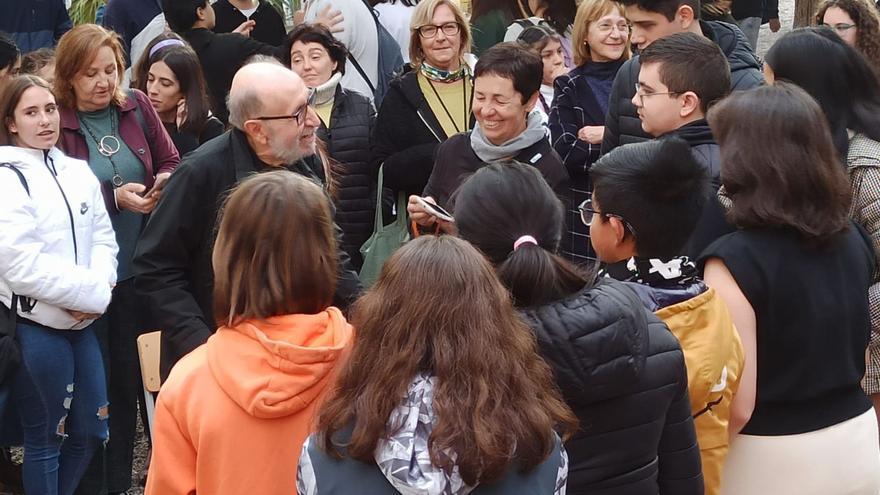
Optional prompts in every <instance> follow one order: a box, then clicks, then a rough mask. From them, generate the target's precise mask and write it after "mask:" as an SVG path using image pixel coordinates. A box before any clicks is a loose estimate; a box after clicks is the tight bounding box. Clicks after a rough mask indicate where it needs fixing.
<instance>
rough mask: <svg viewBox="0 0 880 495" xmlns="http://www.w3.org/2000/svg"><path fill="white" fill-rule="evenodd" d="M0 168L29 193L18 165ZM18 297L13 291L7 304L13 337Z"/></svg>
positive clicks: (5, 165)
mask: <svg viewBox="0 0 880 495" xmlns="http://www.w3.org/2000/svg"><path fill="white" fill-rule="evenodd" d="M0 168H8V169H9V170H12V171H13V172H15V175H17V176H18V181H19V182H21V187H23V188H24V190H25V191H26V192H27V194H28V196H30V195H31V188H30V187H29V186H28V183H27V179H25V178H24V174H22V173H21V170H19V169H18V167H16V166H14V165H12V164H11V163H0ZM19 298H20V296H19V295H18V294H16V293H15V292H13V293H12V300H11V301H10V303H9V305H10V306H11V307H10V308H9V323H10V325H9V328H10V329H11V330H10V331H9V336H10V337H15V323H16V320H17V319H18V300H19Z"/></svg>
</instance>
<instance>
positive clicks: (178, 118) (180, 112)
mask: <svg viewBox="0 0 880 495" xmlns="http://www.w3.org/2000/svg"><path fill="white" fill-rule="evenodd" d="M184 122H186V98H181V99H180V101H178V102H177V114H176V115H175V120H174V123H175V124H177V129H178V130H179V129H180V128H181V127H182V126H183V123H184Z"/></svg>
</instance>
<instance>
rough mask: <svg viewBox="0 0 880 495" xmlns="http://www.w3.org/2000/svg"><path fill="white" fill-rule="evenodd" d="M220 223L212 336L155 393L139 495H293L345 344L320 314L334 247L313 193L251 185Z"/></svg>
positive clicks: (283, 180)
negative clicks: (146, 470) (144, 480)
mask: <svg viewBox="0 0 880 495" xmlns="http://www.w3.org/2000/svg"><path fill="white" fill-rule="evenodd" d="M221 218H222V220H221V221H220V231H219V233H218V235H217V242H216V244H215V246H214V255H213V264H214V306H215V307H214V314H215V315H217V318H218V320H219V321H218V322H217V323H218V325H219V326H220V328H219V330H217V333H215V334H214V335H212V336H211V338H209V339H208V342H207V343H205V344H204V345H202V346H201V347H199V348H197V349H196V350H194V351H193V352H191V353H190V354H188V355H187V356H186V357H184V358H183V359H181V360H180V361H179V362H178V363H177V365H176V366H175V367H174V369H173V370H172V371H171V375H170V376H169V377H168V380H167V381H166V382H165V383H164V384H163V386H162V391H161V392H160V393H159V399H158V402H157V404H156V415H155V424H154V431H153V455H152V459H151V464H150V476H149V478H148V482H147V491H146V493H147V494H152V495H178V494H195V493H196V492H198V493H204V494H211V495H224V494H230V495H232V494H235V495H240V494H243V493H253V494H260V495H273V494H279V495H282V494H283V495H290V494H291V493H295V491H296V465H297V461H298V460H299V453H300V449H301V447H302V444H303V442H304V441H305V439H306V437H307V436H308V434H309V432H310V429H311V426H312V419H313V415H314V413H315V408H316V407H317V406H318V405H319V404H320V403H321V402H322V400H323V398H324V395H325V392H327V391H328V389H329V388H330V385H331V384H332V383H333V379H334V375H335V370H336V368H337V367H338V365H339V364H340V363H341V362H342V361H343V359H344V358H345V357H346V356H347V354H348V350H349V348H350V347H351V344H352V339H353V335H354V331H353V329H352V327H351V326H350V325H349V324H348V323H347V322H346V321H345V318H344V317H343V316H342V313H341V312H340V311H339V310H338V309H337V308H335V307H331V306H330V303H331V301H332V299H333V293H334V290H335V286H336V276H337V266H336V257H335V255H334V253H336V246H335V238H334V235H333V220H332V217H331V212H330V206H329V202H328V200H327V198H326V196H325V195H324V193H323V192H322V191H321V188H320V187H319V186H318V185H316V184H314V183H312V182H311V181H309V180H308V179H306V178H304V177H302V176H300V175H298V174H295V173H291V172H287V171H279V172H267V173H262V174H259V175H257V176H255V177H253V178H251V179H248V180H245V181H244V182H242V183H241V185H240V186H239V187H237V188H236V189H235V190H234V191H233V192H232V194H231V195H230V197H229V199H228V201H227V203H226V207H225V208H224V211H223V212H222V213H221Z"/></svg>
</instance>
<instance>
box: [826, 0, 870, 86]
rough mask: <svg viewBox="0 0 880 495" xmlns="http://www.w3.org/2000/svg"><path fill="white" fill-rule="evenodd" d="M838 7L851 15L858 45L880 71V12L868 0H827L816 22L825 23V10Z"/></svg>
mask: <svg viewBox="0 0 880 495" xmlns="http://www.w3.org/2000/svg"><path fill="white" fill-rule="evenodd" d="M830 7H837V8H839V9H841V10H843V11H844V12H846V13H847V15H849V16H850V17H851V18H852V20H853V23H854V24H855V25H856V29H857V30H858V31H857V33H858V34H857V36H856V47H857V48H858V49H859V51H860V52H862V54H863V55H864V56H865V58H867V59H868V61H869V62H871V66H872V67H873V68H874V71H875V72H877V73H880V13H878V12H877V8H876V7H875V6H874V4H873V3H869V2H868V1H867V0H825V1H824V2H822V3H821V4H819V9H818V10H817V11H816V24H819V25H821V24H823V22H822V21H823V19H824V18H825V11H827V10H828V9H829V8H830Z"/></svg>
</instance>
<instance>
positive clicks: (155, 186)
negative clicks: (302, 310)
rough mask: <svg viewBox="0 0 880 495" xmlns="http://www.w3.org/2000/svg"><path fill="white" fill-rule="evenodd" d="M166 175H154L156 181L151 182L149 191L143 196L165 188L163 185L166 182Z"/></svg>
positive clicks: (147, 196)
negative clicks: (151, 185)
mask: <svg viewBox="0 0 880 495" xmlns="http://www.w3.org/2000/svg"><path fill="white" fill-rule="evenodd" d="M168 177H170V176H168V175H160V176H159V177H156V182H154V183H153V187H151V188H150V190H149V191H147V192H145V193H144V197H145V198H149V197H150V196H152V195H153V194H155V193H157V192H159V191H161V190H162V189H165V185H166V184H168Z"/></svg>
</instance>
